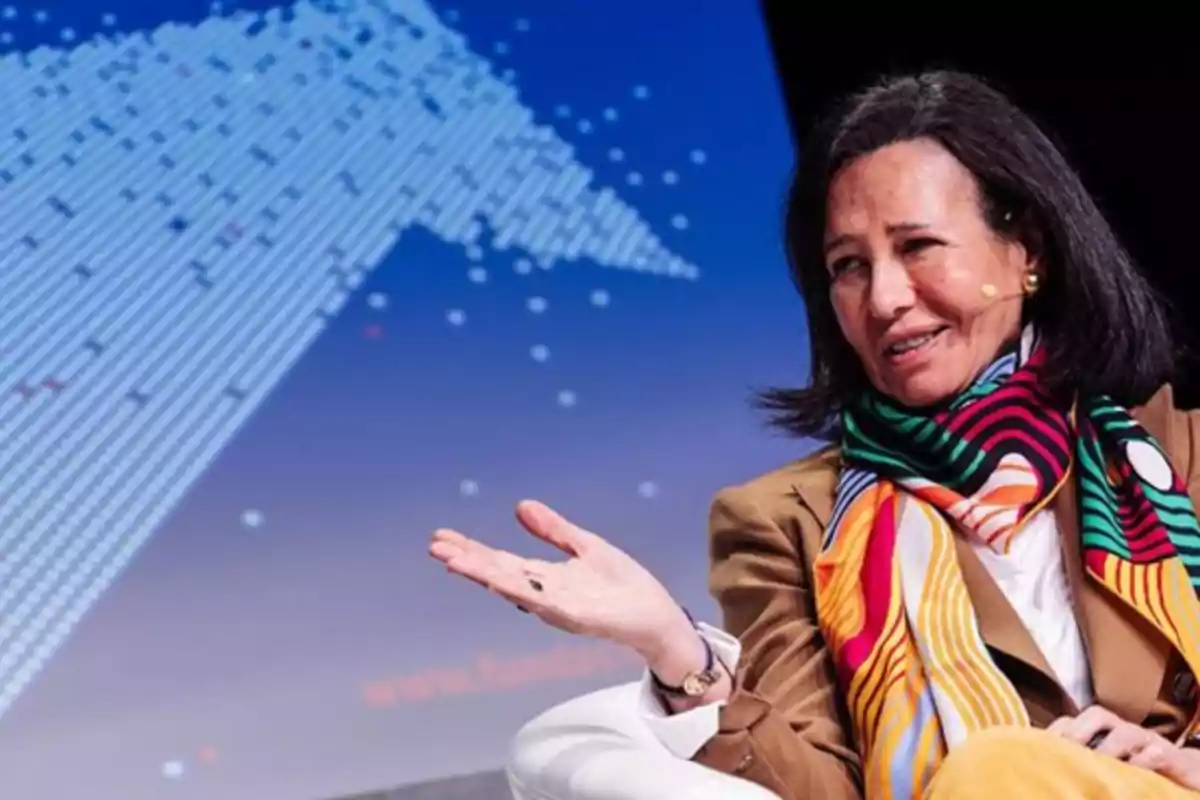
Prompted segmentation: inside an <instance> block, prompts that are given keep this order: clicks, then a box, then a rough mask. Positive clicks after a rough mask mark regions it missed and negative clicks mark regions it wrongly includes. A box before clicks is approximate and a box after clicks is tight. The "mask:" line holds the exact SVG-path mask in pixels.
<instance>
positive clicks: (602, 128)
mask: <svg viewBox="0 0 1200 800" xmlns="http://www.w3.org/2000/svg"><path fill="white" fill-rule="evenodd" d="M105 2H106V5H102V6H96V5H93V4H90V3H89V4H86V5H85V4H83V3H81V2H78V0H76V1H75V2H72V3H54V2H46V3H43V4H40V5H30V4H27V3H16V4H14V5H10V6H0V46H2V47H3V49H4V52H5V55H4V57H3V60H2V61H0V74H2V80H0V87H2V89H0V91H2V92H3V93H4V100H5V102H4V106H5V113H4V120H3V122H0V207H2V211H3V219H4V220H5V225H4V227H3V232H2V233H0V464H3V468H4V469H3V477H2V478H0V775H3V776H4V778H3V783H4V786H5V789H4V794H5V795H6V796H12V797H21V798H64V797H83V796H89V797H90V796H102V797H114V798H115V797H119V798H123V800H140V798H159V797H171V798H205V800H210V799H211V798H227V797H228V798H242V797H245V798H315V797H322V796H330V795H334V794H337V793H348V792H352V791H362V790H367V789H372V788H378V787H383V786H393V785H397V784H401V783H405V782H416V781H422V780H427V779H431V778H437V777H440V776H446V775H453V774H462V773H468V772H472V771H476V770H480V769H487V768H493V767H495V766H497V765H499V764H500V763H501V762H502V761H503V758H504V754H505V750H506V747H507V744H508V741H509V740H510V738H511V736H512V734H513V733H514V732H515V730H516V729H517V727H518V726H519V725H520V724H521V723H522V722H524V721H525V720H527V719H529V718H530V717H532V716H533V715H535V714H536V713H537V712H539V711H541V710H542V709H544V708H546V707H548V706H549V705H551V704H553V703H556V702H560V701H562V700H564V699H566V698H568V697H570V696H572V695H576V694H579V693H581V692H584V691H588V690H591V689H594V688H597V687H599V686H602V685H606V684H611V683H614V682H617V681H622V680H630V679H633V678H635V677H636V675H637V674H638V665H637V664H636V663H635V662H634V661H633V660H632V659H631V658H630V657H629V656H628V655H626V654H624V653H622V652H619V651H617V650H615V649H612V648H609V647H606V646H603V645H598V644H596V643H594V642H589V641H583V640H576V639H572V638H570V637H567V636H565V635H563V634H560V633H556V632H554V631H550V630H547V629H546V628H544V627H543V626H541V625H540V624H539V623H538V622H537V621H536V620H532V619H530V618H528V617H525V616H523V615H521V614H519V613H516V612H515V611H514V610H513V609H512V608H511V607H509V606H508V605H507V604H505V603H503V602H500V601H498V600H497V599H496V598H494V597H490V596H488V595H487V594H486V593H484V592H482V591H480V590H478V589H476V588H475V587H473V586H471V585H469V584H467V583H465V582H462V581H459V580H453V579H451V578H450V577H448V576H447V575H446V574H445V573H444V572H443V571H442V570H441V569H440V568H439V567H438V565H437V564H436V563H435V562H433V561H432V560H431V559H429V558H428V557H427V556H426V543H427V540H428V536H429V534H430V532H431V531H432V530H433V529H434V528H436V527H439V526H453V527H457V528H459V529H461V530H464V531H467V532H469V533H471V534H473V535H477V536H479V537H480V538H482V539H484V540H486V541H488V542H489V543H491V544H494V545H498V546H502V547H507V548H511V549H514V550H518V551H520V552H522V553H529V554H540V555H548V554H546V553H545V552H544V550H543V549H541V548H539V547H537V546H536V543H535V542H533V541H532V540H531V539H530V537H528V536H527V535H526V534H524V533H523V532H522V531H520V529H519V528H518V526H517V525H516V524H515V522H514V521H513V519H512V507H513V505H514V504H515V502H516V501H518V500H519V499H521V498H523V497H536V498H539V499H541V500H544V501H546V502H548V503H550V504H552V505H554V506H555V507H557V508H558V509H559V510H561V511H562V512H563V513H565V514H567V515H568V516H570V517H572V518H573V519H575V520H576V521H578V522H579V523H581V524H583V525H585V526H587V527H589V528H590V529H592V530H594V531H597V532H599V533H601V534H603V535H605V536H607V537H609V538H610V539H611V540H613V541H614V542H616V543H617V544H618V545H619V546H621V547H623V548H625V549H627V550H628V551H630V552H631V553H632V554H634V555H635V556H636V557H638V558H639V559H641V560H642V561H643V562H644V563H646V564H647V565H648V566H649V567H650V568H651V569H652V570H653V571H655V572H656V573H657V574H658V575H659V576H661V578H662V579H663V580H664V581H665V582H666V583H667V584H668V586H669V587H670V588H671V589H672V590H673V591H674V592H676V593H677V595H678V596H679V598H680V600H681V601H682V602H684V603H686V604H688V605H690V606H691V607H692V608H693V609H694V610H695V611H696V613H697V615H699V616H704V617H708V618H712V617H713V616H714V614H715V611H714V609H713V607H712V605H711V602H710V601H709V600H708V599H707V593H706V586H705V569H706V559H707V553H706V546H705V518H706V512H707V506H708V503H709V500H710V497H711V495H712V493H713V492H714V491H715V490H717V489H718V488H720V487H721V486H723V485H727V484H730V483H735V482H739V481H742V480H745V479H748V478H749V477H751V476H753V475H754V474H756V473H758V472H761V471H763V470H765V469H769V468H770V467H772V466H774V465H776V464H778V463H780V462H782V461H784V460H787V459H790V458H794V457H796V456H798V455H800V454H801V452H802V443H798V442H795V441H786V440H782V439H776V438H772V437H771V436H769V435H768V434H767V433H766V432H765V431H764V429H763V426H762V421H761V419H760V418H759V417H757V416H756V415H755V414H754V413H753V412H752V411H751V410H750V409H749V407H748V405H747V398H748V396H749V393H750V391H751V390H752V389H754V388H756V387H762V386H765V385H769V384H776V383H796V382H799V381H802V380H803V379H804V377H805V375H806V369H807V365H806V363H805V361H804V356H803V353H804V351H805V348H806V343H805V331H804V325H803V314H802V311H801V304H800V301H799V299H798V298H797V297H796V296H795V293H794V291H793V290H792V288H791V286H790V284H789V282H788V279H787V275H786V269H785V266H784V260H783V256H782V252H781V247H780V222H781V218H782V205H781V204H782V198H783V190H784V187H785V183H786V177H787V172H788V170H789V169H790V166H791V161H792V147H791V142H790V139H789V135H788V130H787V127H786V124H785V119H784V115H783V111H782V104H781V102H780V99H779V96H778V90H777V86H776V83H775V78H774V75H773V72H772V67H771V61H770V56H769V53H768V49H767V43H766V37H765V32H764V30H763V27H762V22H761V20H760V19H759V16H758V14H757V12H756V11H755V9H754V7H753V5H752V4H749V3H743V4H730V3H728V2H726V0H704V1H703V2H696V0H693V1H692V2H686V3H684V2H682V1H681V2H658V3H647V2H644V1H638V2H635V0H606V2H604V3H583V2H577V1H576V0H572V2H550V0H506V1H505V2H499V1H498V0H461V2H457V3H428V2H423V1H422V0H371V1H370V2H366V1H363V2H356V1H355V0H343V1H342V2H300V3H295V4H291V5H285V6H268V5H265V4H264V5H257V6H255V5H246V4H241V5H236V6H235V5H231V4H228V3H227V4H225V5H223V6H222V5H221V4H213V5H211V6H209V5H207V4H205V5H200V4H187V3H179V2H164V3H161V4H155V5H154V7H153V8H151V7H150V6H149V4H143V3H136V4H135V3H133V2H124V3H122V2H112V0H105Z"/></svg>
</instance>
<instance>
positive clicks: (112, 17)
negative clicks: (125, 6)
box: [100, 14, 117, 26]
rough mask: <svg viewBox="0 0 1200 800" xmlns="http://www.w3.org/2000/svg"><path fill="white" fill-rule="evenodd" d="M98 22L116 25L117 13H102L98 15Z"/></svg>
mask: <svg viewBox="0 0 1200 800" xmlns="http://www.w3.org/2000/svg"><path fill="white" fill-rule="evenodd" d="M100 24H101V25H108V26H112V25H116V24H117V15H116V14H105V15H103V16H102V17H100Z"/></svg>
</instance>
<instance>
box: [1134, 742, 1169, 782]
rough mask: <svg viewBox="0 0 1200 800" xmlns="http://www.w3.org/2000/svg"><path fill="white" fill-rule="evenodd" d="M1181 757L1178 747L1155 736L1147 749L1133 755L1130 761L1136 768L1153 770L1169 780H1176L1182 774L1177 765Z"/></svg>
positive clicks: (1144, 748)
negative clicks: (1178, 774)
mask: <svg viewBox="0 0 1200 800" xmlns="http://www.w3.org/2000/svg"><path fill="white" fill-rule="evenodd" d="M1180 755H1181V751H1180V749H1179V748H1178V747H1176V746H1175V745H1173V744H1171V743H1170V742H1168V741H1167V740H1166V739H1164V738H1162V737H1161V736H1155V737H1154V738H1153V739H1151V740H1150V743H1149V744H1147V745H1146V746H1145V747H1143V748H1141V749H1140V750H1138V751H1137V752H1135V753H1132V754H1131V755H1130V756H1129V758H1128V761H1129V763H1130V764H1132V765H1133V766H1135V767H1142V768H1144V769H1149V770H1153V771H1155V772H1159V773H1162V774H1163V775H1166V776H1167V777H1169V778H1175V777H1177V773H1179V772H1180V770H1179V768H1178V767H1179V765H1178V763H1177V762H1178V761H1179V759H1180Z"/></svg>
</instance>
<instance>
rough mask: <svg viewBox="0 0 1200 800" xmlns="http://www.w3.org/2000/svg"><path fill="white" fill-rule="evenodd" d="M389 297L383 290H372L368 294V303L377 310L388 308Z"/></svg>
mask: <svg viewBox="0 0 1200 800" xmlns="http://www.w3.org/2000/svg"><path fill="white" fill-rule="evenodd" d="M387 304H388V298H387V295H386V294H384V293H383V292H371V293H370V294H369V295H367V305H368V306H370V307H371V308H373V309H375V310H376V311H382V310H383V309H385V308H387Z"/></svg>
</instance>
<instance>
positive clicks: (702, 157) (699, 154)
mask: <svg viewBox="0 0 1200 800" xmlns="http://www.w3.org/2000/svg"><path fill="white" fill-rule="evenodd" d="M691 159H692V163H693V164H703V163H705V162H706V161H708V153H706V152H704V151H703V150H693V151H692V154H691Z"/></svg>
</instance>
